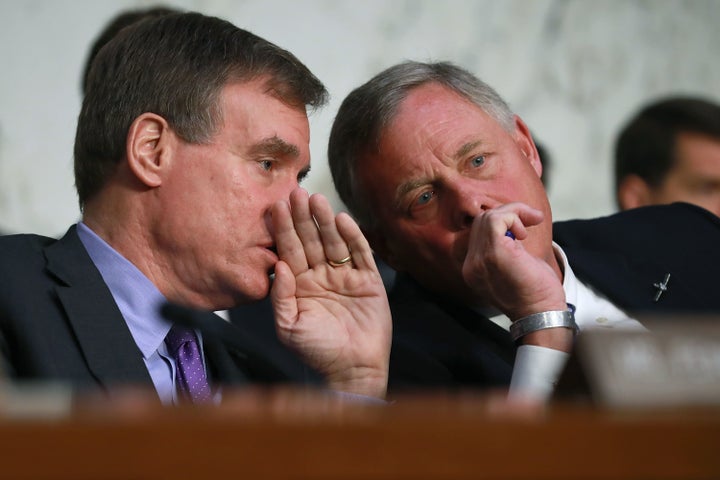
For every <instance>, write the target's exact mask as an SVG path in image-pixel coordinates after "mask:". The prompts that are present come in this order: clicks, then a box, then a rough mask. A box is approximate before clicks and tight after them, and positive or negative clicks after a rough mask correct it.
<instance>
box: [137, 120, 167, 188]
mask: <svg viewBox="0 0 720 480" xmlns="http://www.w3.org/2000/svg"><path fill="white" fill-rule="evenodd" d="M171 136H172V132H171V130H170V126H169V125H168V123H167V121H165V119H164V118H163V117H161V116H159V115H156V114H154V113H143V114H142V115H140V116H139V117H137V118H136V119H135V120H134V121H133V122H132V124H131V125H130V129H129V130H128V136H127V145H126V155H127V162H128V166H129V167H130V170H131V171H132V172H133V174H134V175H135V177H136V178H137V179H138V180H139V181H140V182H142V183H143V184H145V185H146V186H148V187H150V188H153V187H158V186H160V184H161V183H162V178H163V175H162V173H163V168H164V167H165V164H166V163H167V161H168V158H169V157H168V142H169V140H170V137H171Z"/></svg>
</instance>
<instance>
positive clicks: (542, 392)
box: [508, 345, 570, 401]
mask: <svg viewBox="0 0 720 480" xmlns="http://www.w3.org/2000/svg"><path fill="white" fill-rule="evenodd" d="M569 357H570V354H569V353H566V352H563V351H560V350H555V349H553V348H547V347H540V346H537V345H520V346H519V347H518V349H517V353H516V354H515V365H514V367H513V374H512V379H511V380H510V390H509V393H508V396H509V397H510V398H511V399H531V400H541V401H547V400H548V399H549V398H550V395H552V392H553V389H554V388H555V384H556V383H557V381H558V378H559V377H560V373H561V372H562V370H563V368H564V367H565V364H566V363H567V360H568V358H569Z"/></svg>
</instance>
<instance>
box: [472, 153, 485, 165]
mask: <svg viewBox="0 0 720 480" xmlns="http://www.w3.org/2000/svg"><path fill="white" fill-rule="evenodd" d="M470 163H471V164H472V166H473V167H479V166H481V165H482V164H484V163H485V157H484V156H482V155H478V156H477V157H473V159H472V160H470Z"/></svg>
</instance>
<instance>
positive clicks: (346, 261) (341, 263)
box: [327, 255, 352, 267]
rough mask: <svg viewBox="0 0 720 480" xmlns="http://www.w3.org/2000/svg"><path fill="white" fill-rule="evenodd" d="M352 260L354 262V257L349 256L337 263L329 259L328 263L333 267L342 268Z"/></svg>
mask: <svg viewBox="0 0 720 480" xmlns="http://www.w3.org/2000/svg"><path fill="white" fill-rule="evenodd" d="M350 260H352V255H348V256H347V257H345V258H343V259H342V260H338V261H337V262H335V261H333V260H330V259H329V258H328V261H327V262H328V263H329V264H330V266H331V267H342V266H343V265H345V264H346V263H348V262H349V261H350Z"/></svg>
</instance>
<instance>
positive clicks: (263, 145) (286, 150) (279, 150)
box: [250, 135, 300, 157]
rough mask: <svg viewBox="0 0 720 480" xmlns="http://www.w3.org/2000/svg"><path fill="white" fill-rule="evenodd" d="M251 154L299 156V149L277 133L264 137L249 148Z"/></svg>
mask: <svg viewBox="0 0 720 480" xmlns="http://www.w3.org/2000/svg"><path fill="white" fill-rule="evenodd" d="M250 154H251V155H258V154H264V155H290V156H292V157H299V156H300V150H299V149H298V148H297V147H296V146H295V145H292V144H290V143H288V142H286V141H285V140H283V139H281V138H279V137H278V136H277V135H276V136H274V137H271V138H265V139H263V140H261V141H259V142H258V143H256V144H255V145H253V146H252V147H251V148H250Z"/></svg>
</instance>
